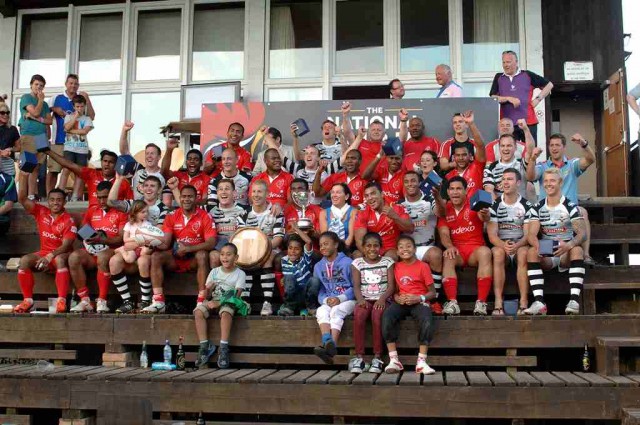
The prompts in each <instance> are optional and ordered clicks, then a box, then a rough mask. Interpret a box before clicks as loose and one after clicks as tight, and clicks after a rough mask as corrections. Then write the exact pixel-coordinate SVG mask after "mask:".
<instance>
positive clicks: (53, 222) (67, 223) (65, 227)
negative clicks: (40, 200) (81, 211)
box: [30, 204, 78, 255]
mask: <svg viewBox="0 0 640 425" xmlns="http://www.w3.org/2000/svg"><path fill="white" fill-rule="evenodd" d="M30 214H31V215H32V216H33V217H34V218H35V219H36V226H37V227H38V233H39V234H40V253H41V254H43V255H47V254H49V253H50V252H52V251H54V250H56V249H58V248H60V245H62V242H63V241H64V240H67V239H71V240H75V238H76V233H77V232H78V229H77V228H76V223H75V222H74V221H73V218H72V217H71V215H70V214H69V213H68V212H66V211H63V212H62V214H60V215H58V217H53V216H52V215H51V210H50V209H49V208H47V207H45V206H44V205H41V204H35V206H34V208H33V209H32V210H31V212H30Z"/></svg>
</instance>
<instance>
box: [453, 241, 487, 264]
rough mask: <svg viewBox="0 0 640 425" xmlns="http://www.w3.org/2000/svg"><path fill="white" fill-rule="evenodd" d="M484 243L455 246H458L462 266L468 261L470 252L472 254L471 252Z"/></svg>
mask: <svg viewBox="0 0 640 425" xmlns="http://www.w3.org/2000/svg"><path fill="white" fill-rule="evenodd" d="M483 246H484V245H460V246H457V247H456V248H458V252H459V253H460V257H462V266H463V267H464V266H466V265H467V264H468V263H469V257H471V254H473V252H474V251H475V250H476V249H478V248H480V247H483Z"/></svg>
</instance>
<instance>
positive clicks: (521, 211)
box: [489, 195, 534, 241]
mask: <svg viewBox="0 0 640 425" xmlns="http://www.w3.org/2000/svg"><path fill="white" fill-rule="evenodd" d="M533 209H534V206H533V205H532V204H531V202H529V201H527V200H526V199H525V198H523V197H522V196H520V195H518V200H517V201H516V202H515V203H513V204H508V203H507V202H505V200H504V195H500V197H499V198H498V199H496V200H495V202H494V203H493V205H491V208H490V209H489V211H490V213H491V219H490V220H491V222H492V223H497V224H498V237H499V238H500V239H501V240H503V241H506V240H514V241H515V240H520V239H522V237H523V236H524V225H525V224H528V223H529V221H531V217H532V215H533V214H534V211H533Z"/></svg>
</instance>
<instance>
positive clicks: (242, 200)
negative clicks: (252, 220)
mask: <svg viewBox="0 0 640 425" xmlns="http://www.w3.org/2000/svg"><path fill="white" fill-rule="evenodd" d="M222 179H229V180H233V184H234V185H235V187H236V196H235V198H234V200H235V201H236V203H237V204H239V205H246V206H248V205H249V197H250V195H251V194H250V193H249V184H250V183H251V174H249V173H246V172H244V171H238V172H237V173H236V175H235V176H233V177H227V176H225V175H224V173H223V172H222V173H220V174H218V175H217V176H215V177H214V178H212V179H211V181H210V182H209V186H208V188H207V205H209V206H214V205H218V187H217V186H218V182H219V181H220V180H222Z"/></svg>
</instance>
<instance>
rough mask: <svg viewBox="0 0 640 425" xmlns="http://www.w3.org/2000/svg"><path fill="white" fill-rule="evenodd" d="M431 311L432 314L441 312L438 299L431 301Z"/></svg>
mask: <svg viewBox="0 0 640 425" xmlns="http://www.w3.org/2000/svg"><path fill="white" fill-rule="evenodd" d="M431 312H432V313H433V314H442V304H440V303H439V302H438V301H434V302H432V303H431Z"/></svg>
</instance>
